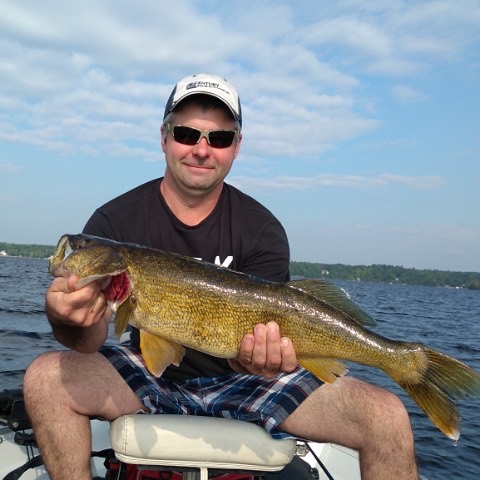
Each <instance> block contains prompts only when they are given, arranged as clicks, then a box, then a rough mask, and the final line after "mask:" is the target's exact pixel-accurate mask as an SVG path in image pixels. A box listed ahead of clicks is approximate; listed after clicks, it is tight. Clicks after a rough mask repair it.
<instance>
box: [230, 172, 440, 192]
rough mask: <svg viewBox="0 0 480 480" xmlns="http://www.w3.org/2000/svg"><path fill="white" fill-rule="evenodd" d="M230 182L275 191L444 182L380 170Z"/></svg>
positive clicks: (414, 186) (420, 185) (234, 178)
mask: <svg viewBox="0 0 480 480" xmlns="http://www.w3.org/2000/svg"><path fill="white" fill-rule="evenodd" d="M230 183H232V184H234V185H235V186H237V187H238V188H240V189H245V190H248V191H252V190H263V189H278V190H285V191H287V190H306V189H310V188H316V187H333V188H362V189H371V188H379V187H389V186H395V185H400V186H403V187H406V188H411V189H419V190H432V189H438V188H441V187H442V186H443V185H445V184H446V180H445V179H444V178H442V177H439V176H435V175H430V176H423V177H411V176H405V175H394V174H390V173H382V174H379V175H375V176H372V177H366V176H360V175H331V174H323V175H315V176H312V177H300V176H278V177H272V178H250V177H241V176H232V177H230Z"/></svg>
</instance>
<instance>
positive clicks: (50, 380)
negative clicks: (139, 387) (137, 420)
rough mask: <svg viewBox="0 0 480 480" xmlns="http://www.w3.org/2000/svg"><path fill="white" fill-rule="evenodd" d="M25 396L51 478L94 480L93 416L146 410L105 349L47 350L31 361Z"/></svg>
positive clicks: (111, 416) (107, 416)
mask: <svg viewBox="0 0 480 480" xmlns="http://www.w3.org/2000/svg"><path fill="white" fill-rule="evenodd" d="M23 389H24V396H25V404H26V407H27V411H28V413H29V415H30V419H31V421H32V425H33V428H34V431H35V435H36V438H37V441H38V444H39V447H40V452H41V454H42V457H43V460H44V462H45V466H46V468H47V471H48V473H49V474H50V478H51V479H52V480H65V479H67V478H68V479H75V480H90V479H91V478H92V472H91V468H90V451H91V445H92V443H91V431H90V420H89V417H90V416H94V415H96V416H100V417H103V418H105V419H106V420H113V419H115V418H118V417H119V416H121V415H123V414H127V413H132V412H136V411H138V410H140V409H144V406H143V405H142V403H141V402H140V400H139V399H138V398H137V397H136V396H135V394H134V393H133V391H132V390H131V389H130V388H129V387H128V385H127V384H126V383H125V382H124V380H123V379H122V377H121V376H120V374H119V373H118V372H117V371H116V370H115V369H114V368H113V367H112V365H111V364H110V362H109V361H108V360H107V359H106V358H105V357H104V356H103V355H101V354H99V353H94V354H88V355H87V354H81V353H77V352H73V351H66V352H52V353H47V354H44V355H42V356H40V357H39V358H37V359H36V360H34V361H33V362H32V364H31V365H30V366H29V367H28V369H27V372H26V375H25V379H24V387H23Z"/></svg>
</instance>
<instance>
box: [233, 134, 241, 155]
mask: <svg viewBox="0 0 480 480" xmlns="http://www.w3.org/2000/svg"><path fill="white" fill-rule="evenodd" d="M241 143H242V132H240V133H239V134H238V138H237V144H236V145H235V157H234V158H237V155H238V153H239V152H240V145H241Z"/></svg>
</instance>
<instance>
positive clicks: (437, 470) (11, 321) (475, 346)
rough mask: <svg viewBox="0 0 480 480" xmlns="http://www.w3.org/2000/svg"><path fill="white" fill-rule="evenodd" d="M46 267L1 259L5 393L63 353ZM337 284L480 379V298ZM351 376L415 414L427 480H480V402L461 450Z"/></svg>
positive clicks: (374, 375)
mask: <svg viewBox="0 0 480 480" xmlns="http://www.w3.org/2000/svg"><path fill="white" fill-rule="evenodd" d="M47 266H48V262H47V261H46V260H42V259H27V258H13V257H0V391H2V390H3V389H7V388H16V387H19V386H21V384H22V378H23V373H24V371H25V368H26V366H27V365H28V363H29V362H30V361H31V360H32V359H33V358H35V357H36V356H37V355H39V354H41V353H42V352H46V351H48V350H53V349H58V348H59V346H58V344H57V343H56V341H55V340H54V339H53V337H52V335H51V333H50V328H49V326H48V322H47V320H46V318H45V315H44V312H43V303H44V294H45V290H46V289H47V287H48V285H49V284H50V282H51V277H50V275H49V274H48V271H47ZM335 283H336V284H338V285H339V286H341V287H342V288H344V289H345V290H346V291H347V292H348V293H349V294H350V296H351V297H352V299H353V300H354V301H355V302H356V303H358V304H359V305H361V306H362V307H363V308H364V309H365V310H366V311H368V312H369V313H370V314H371V315H372V316H373V317H374V318H375V319H376V320H377V326H376V327H374V329H375V331H376V332H378V333H380V334H382V335H384V336H387V337H389V338H394V339H398V340H407V341H419V342H422V343H425V344H427V345H429V346H430V347H432V348H435V349H437V350H440V351H442V352H444V353H447V354H449V355H451V356H453V357H455V358H457V359H459V360H461V361H463V362H465V363H467V364H469V365H470V366H472V367H473V368H475V369H476V370H479V371H480V291H471V290H463V289H460V290H458V289H447V288H433V287H419V286H409V285H387V284H380V283H364V282H341V281H338V282H335ZM350 374H351V375H355V376H358V377H361V378H363V379H365V380H368V381H370V382H372V383H376V384H378V385H381V386H383V387H385V388H388V389H390V390H391V391H393V392H395V393H396V394H397V395H399V396H400V397H401V398H402V400H403V401H404V403H405V405H406V406H407V409H408V411H409V413H410V418H411V421H412V425H413V429H414V433H415V439H416V446H417V454H418V459H419V465H420V471H421V473H422V475H424V476H426V477H427V478H428V479H429V480H437V479H444V478H445V479H447V478H448V479H449V480H450V479H455V480H474V479H478V478H480V399H470V400H466V401H462V402H460V408H461V413H462V418H463V421H462V436H461V437H460V441H459V442H458V445H457V446H455V445H454V443H453V442H452V441H451V440H449V439H448V438H446V437H445V436H443V434H441V433H440V431H439V430H437V429H436V428H435V427H434V426H433V425H432V424H431V423H430V421H429V420H427V418H426V417H425V415H424V414H423V412H421V411H420V410H419V409H418V408H417V407H416V405H415V404H414V403H413V401H412V400H410V398H409V397H408V396H407V395H406V394H405V393H404V392H403V391H402V390H401V389H400V388H399V387H398V386H397V385H396V384H395V383H394V382H393V381H391V380H390V379H389V378H388V377H387V376H386V375H384V374H383V373H382V372H380V371H378V370H376V369H373V368H366V367H361V366H358V365H352V366H351V373H350Z"/></svg>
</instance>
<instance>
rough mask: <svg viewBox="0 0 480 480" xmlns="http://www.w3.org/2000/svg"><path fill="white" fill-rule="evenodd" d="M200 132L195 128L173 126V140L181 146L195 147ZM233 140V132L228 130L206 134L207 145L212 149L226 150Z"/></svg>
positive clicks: (212, 131)
mask: <svg viewBox="0 0 480 480" xmlns="http://www.w3.org/2000/svg"><path fill="white" fill-rule="evenodd" d="M201 135H202V132H201V131H200V130H197V129H196V128H191V127H183V126H181V125H175V126H174V127H173V138H174V139H175V140H176V141H177V142H178V143H182V144H183V145H195V144H196V143H198V141H199V140H200V137H201ZM234 138H235V132H234V131H230V130H211V131H209V132H208V133H207V141H208V144H209V145H210V146H212V147H214V148H227V147H229V146H230V145H231V144H232V143H233V140H234Z"/></svg>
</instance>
